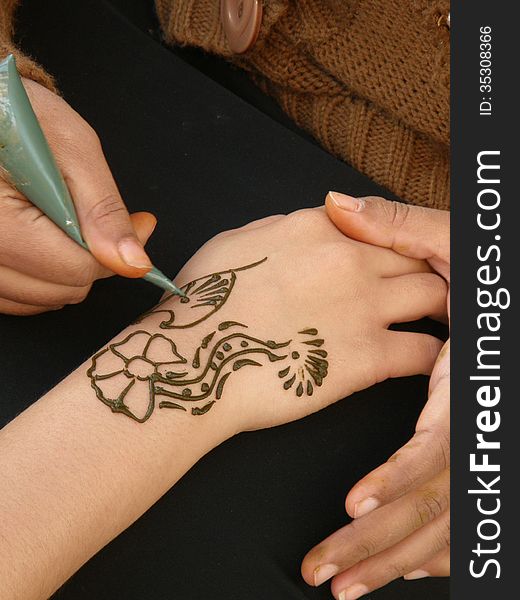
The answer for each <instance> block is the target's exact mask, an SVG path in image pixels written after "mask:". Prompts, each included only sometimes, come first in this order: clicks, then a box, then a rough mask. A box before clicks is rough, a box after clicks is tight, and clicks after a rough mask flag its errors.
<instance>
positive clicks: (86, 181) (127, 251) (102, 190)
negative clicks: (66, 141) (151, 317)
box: [62, 141, 155, 277]
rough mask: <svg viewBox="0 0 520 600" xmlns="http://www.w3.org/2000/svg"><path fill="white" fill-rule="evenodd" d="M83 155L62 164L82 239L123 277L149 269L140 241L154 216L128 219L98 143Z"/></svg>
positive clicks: (86, 146) (151, 228)
mask: <svg viewBox="0 0 520 600" xmlns="http://www.w3.org/2000/svg"><path fill="white" fill-rule="evenodd" d="M84 153H85V154H87V153H88V156H85V155H84ZM82 155H83V156H81V157H78V158H80V160H72V161H70V162H69V161H67V164H62V171H63V174H64V176H65V181H66V183H67V186H68V188H69V190H70V193H71V195H72V198H73V200H74V205H75V207H76V212H77V214H78V219H79V223H80V227H81V233H82V235H83V238H84V239H85V241H86V242H87V244H88V247H89V250H90V251H91V253H92V254H93V255H94V257H95V258H96V259H97V261H98V262H99V263H100V264H101V265H102V266H103V267H105V268H107V269H109V270H110V271H112V272H114V273H117V274H119V275H123V276H125V277H142V276H143V275H144V274H146V273H147V272H148V271H149V270H150V269H151V268H152V263H151V261H150V259H149V258H148V255H147V254H146V252H145V250H144V245H143V244H144V242H146V240H147V239H148V237H149V235H150V234H151V232H152V231H153V228H154V227H155V217H153V215H151V214H149V213H138V216H135V215H134V216H133V217H132V219H131V218H130V215H129V214H128V211H127V209H126V206H125V204H124V202H123V200H122V198H121V195H120V194H119V191H118V189H117V186H116V183H115V181H114V179H113V177H112V174H111V172H110V169H109V167H108V164H107V162H106V160H105V158H104V156H103V152H102V150H101V145H100V144H99V142H95V141H93V143H92V144H86V145H85V146H84V149H83V152H82Z"/></svg>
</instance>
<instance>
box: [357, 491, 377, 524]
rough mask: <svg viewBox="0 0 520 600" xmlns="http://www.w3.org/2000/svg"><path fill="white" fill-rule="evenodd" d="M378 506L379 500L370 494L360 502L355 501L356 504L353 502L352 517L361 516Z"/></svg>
mask: <svg viewBox="0 0 520 600" xmlns="http://www.w3.org/2000/svg"><path fill="white" fill-rule="evenodd" d="M378 506H379V500H377V499H376V498H373V497H372V496H369V497H368V498H365V499H364V500H361V502H356V504H354V519H357V518H358V517H362V516H363V515H366V514H368V513H369V512H372V511H373V510H375V509H376V508H377V507H378Z"/></svg>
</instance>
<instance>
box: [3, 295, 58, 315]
mask: <svg viewBox="0 0 520 600" xmlns="http://www.w3.org/2000/svg"><path fill="white" fill-rule="evenodd" d="M60 308H63V306H31V305H30V304H20V303H19V302H12V301H11V300H6V299H5V298H0V314H4V315H14V316H17V317H28V316H30V315H39V314H40V313H44V312H48V311H50V310H59V309H60Z"/></svg>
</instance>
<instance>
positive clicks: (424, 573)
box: [403, 569, 430, 581]
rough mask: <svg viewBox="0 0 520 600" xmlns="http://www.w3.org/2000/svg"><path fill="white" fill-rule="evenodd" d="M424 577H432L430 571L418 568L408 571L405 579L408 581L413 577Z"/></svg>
mask: <svg viewBox="0 0 520 600" xmlns="http://www.w3.org/2000/svg"><path fill="white" fill-rule="evenodd" d="M424 577H430V574H429V573H428V571H423V570H422V569H416V570H415V571H411V572H410V573H407V574H406V575H405V576H404V577H403V579H406V580H407V581H411V580H412V579H423V578H424Z"/></svg>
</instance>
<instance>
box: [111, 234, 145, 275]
mask: <svg viewBox="0 0 520 600" xmlns="http://www.w3.org/2000/svg"><path fill="white" fill-rule="evenodd" d="M117 249H118V251H119V256H120V257H121V258H122V259H123V261H124V262H125V263H126V264H127V265H129V266H130V267H135V268H136V269H151V268H152V266H153V265H152V263H151V262H150V259H149V258H148V256H146V252H145V251H144V249H143V247H142V246H141V244H140V243H139V242H138V241H137V240H135V239H133V238H125V239H124V240H121V241H120V242H119V244H118V245H117Z"/></svg>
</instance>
